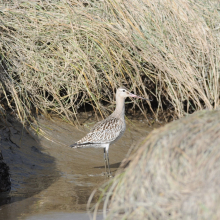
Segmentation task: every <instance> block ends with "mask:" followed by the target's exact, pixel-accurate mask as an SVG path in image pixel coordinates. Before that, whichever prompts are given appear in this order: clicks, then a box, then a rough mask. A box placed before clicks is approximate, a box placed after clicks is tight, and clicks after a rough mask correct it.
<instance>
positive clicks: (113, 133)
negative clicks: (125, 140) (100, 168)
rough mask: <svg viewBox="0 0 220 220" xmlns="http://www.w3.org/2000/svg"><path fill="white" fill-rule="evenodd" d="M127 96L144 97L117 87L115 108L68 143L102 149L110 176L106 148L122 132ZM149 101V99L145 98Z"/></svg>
mask: <svg viewBox="0 0 220 220" xmlns="http://www.w3.org/2000/svg"><path fill="white" fill-rule="evenodd" d="M127 97H132V98H140V99H145V98H142V97H140V96H137V95H135V94H132V93H130V92H129V91H128V90H127V89H125V88H121V87H120V88H118V89H117V92H116V108H115V111H114V112H113V113H112V114H111V115H110V116H108V117H107V118H106V119H104V120H102V121H100V122H98V123H97V124H95V126H94V127H93V128H92V130H91V131H90V132H89V133H88V134H87V135H86V136H85V137H83V138H82V139H81V140H79V141H77V142H76V143H74V144H72V145H70V147H72V148H86V147H95V148H103V149H104V160H105V172H106V166H108V173H107V172H106V173H107V175H108V176H111V171H110V167H109V156H108V150H109V146H110V144H112V143H113V142H115V141H116V140H118V139H119V138H120V137H121V136H122V135H123V133H124V131H125V128H126V124H125V119H124V115H125V99H126V98H127ZM145 100H148V101H150V100H149V99H145Z"/></svg>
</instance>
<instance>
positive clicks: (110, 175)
mask: <svg viewBox="0 0 220 220" xmlns="http://www.w3.org/2000/svg"><path fill="white" fill-rule="evenodd" d="M106 153H107V162H108V176H109V177H112V174H111V170H110V167H109V156H108V150H107V151H106Z"/></svg>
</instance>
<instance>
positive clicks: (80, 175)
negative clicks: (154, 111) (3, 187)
mask: <svg viewBox="0 0 220 220" xmlns="http://www.w3.org/2000/svg"><path fill="white" fill-rule="evenodd" d="M81 121H82V122H83V124H84V126H83V127H79V128H76V127H74V126H72V125H70V124H67V123H65V122H63V121H62V120H60V119H53V120H52V121H51V120H47V119H45V118H43V117H41V118H39V119H38V121H37V124H38V125H37V126H36V124H35V125H34V128H35V129H36V130H35V131H36V132H37V134H36V132H33V130H32V129H31V128H30V129H28V130H25V129H24V128H23V126H22V125H21V124H20V123H18V122H16V121H15V120H11V121H10V123H11V125H10V126H6V127H3V126H2V129H1V130H0V137H1V142H0V144H1V145H0V146H1V149H2V154H3V157H4V161H5V162H6V163H7V164H8V166H9V167H10V173H11V181H12V189H11V192H10V193H9V194H4V195H1V197H0V219H5V220H15V219H26V220H34V219H45V220H46V219H89V217H88V216H87V214H85V212H86V205H87V201H88V198H89V196H90V194H91V193H92V191H93V190H94V189H95V188H96V187H98V186H99V185H100V184H102V183H104V182H105V181H107V180H108V178H107V177H106V176H105V175H103V172H104V159H103V149H94V148H87V149H72V148H69V147H68V146H69V145H70V144H72V143H74V142H75V141H77V140H79V139H80V138H82V137H83V136H84V135H85V134H86V132H87V131H88V130H89V128H91V127H92V126H93V125H94V124H95V121H92V120H91V119H89V120H87V118H86V117H84V118H83V117H82V118H81ZM158 126H160V125H155V126H154V127H149V126H148V124H147V122H146V120H143V119H142V120H129V123H127V129H126V132H125V134H124V135H123V137H122V138H121V139H120V140H119V141H117V142H116V143H115V144H113V145H112V146H110V150H109V157H110V167H111V171H112V173H113V175H114V174H115V172H116V170H117V168H118V167H119V165H120V162H121V161H122V160H123V159H124V158H125V156H126V154H127V153H128V151H129V148H130V147H131V146H132V145H135V144H137V142H139V141H140V140H141V139H143V138H144V137H146V136H147V134H148V133H149V132H150V131H151V130H152V129H153V128H155V127H158ZM96 199H97V197H95V198H94V200H93V203H94V202H95V200H96ZM80 212H82V213H80ZM57 216H61V217H60V218H57ZM99 218H100V219H101V216H99Z"/></svg>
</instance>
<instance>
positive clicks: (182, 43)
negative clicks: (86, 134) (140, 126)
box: [0, 0, 220, 121]
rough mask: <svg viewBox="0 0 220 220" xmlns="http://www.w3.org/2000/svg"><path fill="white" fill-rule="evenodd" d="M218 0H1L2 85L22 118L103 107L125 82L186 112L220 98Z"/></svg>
mask: <svg viewBox="0 0 220 220" xmlns="http://www.w3.org/2000/svg"><path fill="white" fill-rule="evenodd" d="M219 22H220V15H219V2H218V0H212V1H211V0H210V1H205V0H204V1H203V0H202V1H201V0H194V1H188V0H177V1H168V0H164V1H155V0H152V1H145V0H144V1H139V0H126V1H119V0H113V1H108V0H106V1H85V2H83V1H81V0H70V1H66V0H60V1H58V0H51V1H30V0H22V1H10V0H8V1H0V30H1V31H0V57H1V60H2V64H1V65H2V67H4V68H3V69H4V70H3V71H1V77H0V81H1V87H2V89H3V90H4V93H3V94H5V96H4V100H5V101H6V102H7V105H8V107H9V108H11V109H13V110H16V112H17V114H18V116H19V117H20V119H21V120H24V119H27V118H28V117H29V116H31V115H33V112H35V113H38V112H41V113H44V114H48V113H53V114H54V113H55V114H57V115H59V116H61V117H64V118H65V119H66V120H67V121H72V120H73V119H77V113H78V112H79V109H81V108H82V107H83V106H85V105H86V104H89V105H90V106H92V108H93V109H94V110H95V111H96V112H97V113H100V114H101V115H103V114H104V115H105V114H106V111H109V110H111V109H112V105H111V104H112V103H113V100H114V97H113V95H112V94H113V91H114V90H115V89H116V88H117V87H118V86H119V85H124V86H126V87H128V88H129V89H131V90H132V91H134V92H136V93H138V94H139V95H142V96H145V97H146V98H147V97H148V96H150V97H151V98H153V99H154V102H153V105H154V106H151V105H150V103H148V105H147V108H146V105H145V106H144V105H143V103H142V102H135V104H134V105H135V106H138V107H139V109H140V110H141V111H142V112H143V113H146V112H147V111H149V110H150V111H151V112H153V113H154V116H155V117H156V118H157V117H158V112H159V111H160V110H163V109H164V108H166V109H171V110H172V112H173V113H174V114H175V115H176V116H177V117H181V116H183V115H184V114H186V113H190V112H193V111H196V110H199V109H204V108H207V109H215V108H216V107H217V106H218V105H219V71H220V67H219V60H220V50H219V43H220V39H219V36H220V35H219V30H220V28H219Z"/></svg>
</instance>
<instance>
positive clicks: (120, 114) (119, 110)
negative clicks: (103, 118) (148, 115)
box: [112, 97, 125, 118]
mask: <svg viewBox="0 0 220 220" xmlns="http://www.w3.org/2000/svg"><path fill="white" fill-rule="evenodd" d="M124 114H125V99H124V98H121V97H116V108H115V111H114V112H113V113H112V116H114V117H116V118H124Z"/></svg>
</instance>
